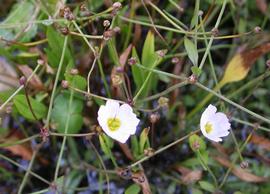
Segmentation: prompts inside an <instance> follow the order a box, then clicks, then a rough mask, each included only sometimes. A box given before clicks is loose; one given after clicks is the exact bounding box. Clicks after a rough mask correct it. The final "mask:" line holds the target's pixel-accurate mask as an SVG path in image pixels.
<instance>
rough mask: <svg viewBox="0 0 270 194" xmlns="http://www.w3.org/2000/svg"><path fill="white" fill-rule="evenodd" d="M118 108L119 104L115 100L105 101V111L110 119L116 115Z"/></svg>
mask: <svg viewBox="0 0 270 194" xmlns="http://www.w3.org/2000/svg"><path fill="white" fill-rule="evenodd" d="M119 107H120V105H119V102H117V101H115V100H107V102H106V109H107V111H108V113H109V114H110V116H111V117H112V118H113V117H115V116H116V115H117V114H118V112H119Z"/></svg>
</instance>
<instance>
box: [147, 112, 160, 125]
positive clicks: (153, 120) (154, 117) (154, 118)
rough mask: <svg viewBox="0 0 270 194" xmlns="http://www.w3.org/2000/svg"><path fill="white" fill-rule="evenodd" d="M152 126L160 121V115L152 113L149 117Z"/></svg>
mask: <svg viewBox="0 0 270 194" xmlns="http://www.w3.org/2000/svg"><path fill="white" fill-rule="evenodd" d="M149 119H150V122H151V123H152V124H154V123H156V122H157V121H158V120H159V119H160V115H159V113H152V114H151V115H150V117H149Z"/></svg>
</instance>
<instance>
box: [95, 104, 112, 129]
mask: <svg viewBox="0 0 270 194" xmlns="http://www.w3.org/2000/svg"><path fill="white" fill-rule="evenodd" d="M109 117H110V114H109V111H108V108H107V107H106V106H104V105H102V106H100V108H99V110H98V118H97V120H98V123H99V125H100V126H101V127H102V128H103V126H105V125H107V120H108V118H109Z"/></svg>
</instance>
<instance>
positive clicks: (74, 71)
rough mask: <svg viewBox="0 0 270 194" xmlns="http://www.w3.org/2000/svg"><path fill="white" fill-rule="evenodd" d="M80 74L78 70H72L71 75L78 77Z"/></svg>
mask: <svg viewBox="0 0 270 194" xmlns="http://www.w3.org/2000/svg"><path fill="white" fill-rule="evenodd" d="M78 73H79V71H78V69H76V68H72V69H71V70H70V74H71V75H78Z"/></svg>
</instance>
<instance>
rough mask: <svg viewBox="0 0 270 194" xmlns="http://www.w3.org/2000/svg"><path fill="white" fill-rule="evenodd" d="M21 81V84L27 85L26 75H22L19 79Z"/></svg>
mask: <svg viewBox="0 0 270 194" xmlns="http://www.w3.org/2000/svg"><path fill="white" fill-rule="evenodd" d="M19 83H20V85H21V86H23V85H25V84H26V78H25V77H24V76H22V77H21V78H20V79H19Z"/></svg>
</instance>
